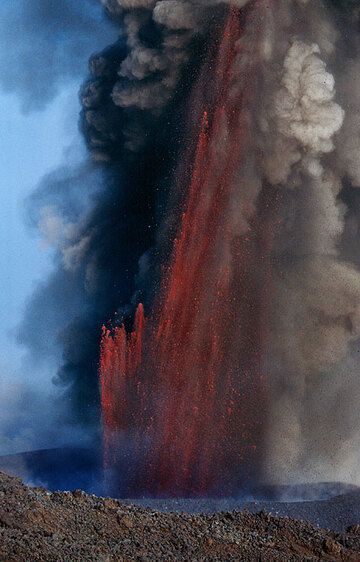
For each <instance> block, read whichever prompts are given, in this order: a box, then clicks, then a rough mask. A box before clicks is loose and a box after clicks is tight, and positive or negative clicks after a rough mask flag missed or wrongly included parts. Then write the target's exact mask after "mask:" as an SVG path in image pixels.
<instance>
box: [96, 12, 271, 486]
mask: <svg viewBox="0 0 360 562" xmlns="http://www.w3.org/2000/svg"><path fill="white" fill-rule="evenodd" d="M260 10H261V2H258V3H255V5H254V8H253V10H251V11H250V12H248V13H247V14H246V19H247V20H249V19H250V18H253V17H254V11H255V13H256V15H257V16H259V14H258V11H260ZM242 20H243V21H242V24H241V19H240V14H239V11H238V10H237V9H235V8H231V9H230V10H229V15H228V17H227V19H226V22H225V24H224V26H223V29H222V31H221V34H220V37H219V40H218V41H217V45H216V51H217V52H216V57H215V60H213V56H212V55H210V56H209V60H208V62H207V63H206V65H205V72H204V73H203V74H202V76H201V77H200V83H199V84H198V85H197V88H196V93H195V95H194V99H193V104H194V107H198V106H199V105H200V102H201V100H200V99H198V98H199V94H200V92H202V89H203V88H206V87H209V84H208V82H207V80H206V76H207V74H208V72H209V71H210V68H211V66H212V65H214V66H213V81H212V84H211V86H210V87H211V95H210V96H209V98H210V101H209V102H208V103H207V104H206V107H205V108H204V111H203V114H202V117H201V116H200V119H201V128H200V132H199V134H198V142H197V147H196V154H195V159H194V164H193V166H192V168H193V171H192V179H191V183H190V186H189V188H188V190H187V191H188V193H187V196H186V202H185V205H184V210H183V212H182V215H181V221H180V228H179V234H178V236H177V238H176V240H175V242H174V249H173V253H172V257H171V261H170V264H169V266H168V267H167V268H166V269H164V271H163V281H162V288H161V290H160V296H159V298H158V299H157V301H156V303H155V305H154V307H153V310H152V311H151V314H150V317H149V319H148V321H147V323H146V328H144V326H145V321H144V318H143V307H142V305H141V304H140V305H139V307H138V310H137V313H136V318H135V328H134V332H133V333H132V334H130V335H129V336H128V335H127V334H126V332H125V328H124V326H121V327H120V328H116V329H115V331H114V333H113V334H111V333H110V332H109V331H108V330H106V329H104V333H103V340H102V345H101V392H102V405H103V420H104V441H105V459H106V463H108V462H109V459H110V457H111V450H110V449H111V447H112V446H113V444H112V438H111V434H112V433H113V432H116V431H129V430H132V431H133V432H135V441H137V442H138V443H139V444H140V446H141V443H143V438H144V437H145V436H146V438H147V439H148V442H149V448H148V452H147V454H146V456H145V458H144V461H143V462H144V466H143V467H142V468H140V469H139V480H138V479H136V481H135V482H134V486H135V488H134V491H139V490H141V489H144V487H145V489H148V491H152V492H153V493H157V494H165V493H174V494H179V493H180V494H205V493H209V492H212V491H215V490H219V489H220V487H221V486H220V479H221V481H224V480H225V481H226V482H227V484H226V486H225V487H224V489H223V491H225V490H227V491H231V490H233V489H235V487H236V486H238V485H239V484H240V483H242V484H243V486H244V485H246V484H249V480H250V474H248V470H249V469H250V467H252V468H251V470H252V471H253V470H254V468H253V467H254V466H258V464H259V463H258V459H257V457H258V456H259V454H260V451H261V450H262V447H261V446H260V445H261V443H260V441H261V436H262V435H263V429H264V428H263V425H264V417H265V413H266V400H265V393H264V388H265V384H266V383H265V376H264V372H263V354H264V346H265V345H266V341H267V309H268V300H269V296H270V290H271V289H270V287H271V282H270V253H271V248H272V240H273V236H274V231H275V223H274V221H273V219H272V218H270V217H273V210H274V209H273V207H274V205H276V200H277V194H276V192H275V191H274V190H272V191H271V190H269V191H270V193H269V195H267V196H266V197H262V198H261V201H259V205H258V212H257V213H253V208H252V207H253V204H254V199H255V198H256V195H257V193H256V189H254V186H251V185H249V184H248V183H247V179H246V177H243V178H239V168H240V169H244V168H245V167H246V166H247V165H248V161H247V158H248V147H249V146H250V145H251V135H252V115H251V109H250V101H251V100H250V93H251V96H253V95H254V91H255V90H256V87H257V81H258V65H259V61H258V60H256V57H255V56H254V54H253V56H252V57H251V58H249V57H247V56H246V55H247V53H245V52H243V50H244V47H243V45H242V44H241V37H242V35H243V31H242V25H245V24H246V20H245V18H242ZM260 21H261V20H260V19H259V24H260ZM253 23H254V22H253ZM256 33H257V34H261V25H259V26H258V29H257V31H256ZM239 58H241V59H242V58H245V59H246V64H245V66H243V69H242V70H243V72H244V74H245V75H246V78H247V79H246V80H243V81H242V84H241V87H239V85H238V84H237V85H236V84H235V80H236V77H235V76H234V65H235V62H236V61H237V60H238V59H239ZM234 86H236V87H234ZM200 97H201V96H200ZM239 182H240V183H241V189H242V190H243V196H244V198H246V205H247V208H245V213H246V214H247V217H246V218H247V219H248V221H249V225H246V224H245V219H244V224H239V223H238V221H239V216H238V214H237V209H236V208H234V205H236V200H237V197H238V196H237V192H238V190H239ZM270 210H271V213H270V212H269V211H270ZM254 271H256V273H257V275H256V278H255V276H254ZM136 434H138V435H137V437H136ZM138 454H139V455H141V451H138ZM234 466H236V467H237V469H238V474H237V479H239V478H240V482H239V481H236V482H235V481H234V474H233V467H234Z"/></svg>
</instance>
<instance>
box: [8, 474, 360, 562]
mask: <svg viewBox="0 0 360 562" xmlns="http://www.w3.org/2000/svg"><path fill="white" fill-rule="evenodd" d="M0 497H1V508H0V560H1V561H3V562H5V561H6V562H25V561H30V560H31V561H32V562H33V561H37V560H40V561H45V560H46V561H47V562H51V561H59V562H61V561H64V562H69V561H71V562H77V561H79V562H85V561H92V560H93V561H96V562H105V561H109V562H110V561H119V562H121V561H124V562H125V561H130V560H137V561H142V562H151V561H154V562H158V561H166V562H171V561H190V560H191V561H192V562H197V561H199V562H200V561H204V562H205V561H206V562H216V561H224V562H225V561H231V560H233V561H235V560H236V561H238V560H242V561H266V562H271V561H283V562H290V561H303V560H309V561H310V560H329V561H330V560H332V561H338V560H347V561H353V562H355V561H358V560H360V536H359V535H358V534H356V533H354V530H355V528H353V529H351V531H352V532H351V533H349V534H337V533H335V532H331V531H325V530H322V529H318V528H316V527H314V526H312V525H311V524H310V523H306V522H302V521H296V520H292V519H289V518H280V517H274V516H272V515H270V514H268V513H266V512H261V513H258V514H252V513H250V512H249V511H243V512H238V511H234V512H231V513H213V514H208V515H191V514H185V513H160V512H158V511H154V510H151V509H144V508H141V507H135V506H129V505H125V504H123V503H121V502H120V501H117V500H114V499H104V498H98V497H96V496H91V495H87V494H85V493H82V492H80V491H79V490H76V491H75V492H73V493H70V492H62V493H60V492H55V493H50V492H48V491H46V490H44V489H41V488H28V487H26V486H24V485H23V484H22V482H21V480H19V479H17V478H13V477H10V476H7V475H5V474H2V473H0Z"/></svg>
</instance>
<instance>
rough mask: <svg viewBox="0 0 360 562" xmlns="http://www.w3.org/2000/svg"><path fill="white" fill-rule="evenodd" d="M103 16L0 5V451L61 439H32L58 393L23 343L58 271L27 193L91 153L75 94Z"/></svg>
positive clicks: (36, 5) (44, 4)
mask: <svg viewBox="0 0 360 562" xmlns="http://www.w3.org/2000/svg"><path fill="white" fill-rule="evenodd" d="M102 14H103V12H102V9H101V7H100V2H99V1H98V0H82V2H81V3H79V0H62V2H60V3H59V2H58V0H31V2H29V0H2V2H1V4H0V169H1V175H0V455H1V454H8V453H16V452H20V451H22V450H29V449H31V448H46V447H48V446H52V445H54V443H55V441H56V439H55V441H54V435H53V434H51V432H44V435H43V437H42V438H41V439H39V438H35V436H34V434H35V433H37V432H38V430H37V428H38V427H39V425H40V426H41V424H42V422H43V419H42V416H45V415H47V414H45V410H44V409H43V408H42V400H43V399H44V398H45V397H46V396H47V394H51V393H54V392H56V388H54V385H53V384H52V377H53V375H54V374H55V373H54V372H52V369H53V368H54V367H53V366H51V365H49V366H48V368H45V369H44V371H43V372H39V371H36V372H34V369H33V368H32V367H31V366H30V365H29V364H28V362H27V356H26V350H24V349H22V348H21V347H20V345H19V344H18V342H17V339H16V333H17V327H18V326H19V324H20V323H21V319H22V317H23V313H24V310H25V307H26V303H27V301H28V299H30V297H31V294H32V292H33V290H34V288H35V287H36V284H37V282H38V281H39V280H40V279H42V280H43V279H44V278H45V277H46V275H47V273H48V272H50V271H51V269H52V252H53V250H52V249H51V248H49V247H47V246H46V245H45V244H44V243H43V242H42V241H41V238H40V234H39V233H38V232H36V230H34V228H31V226H30V220H29V218H28V217H27V213H26V199H27V198H28V197H29V195H30V194H31V193H32V192H33V191H34V190H35V189H36V187H37V185H38V184H39V183H40V181H41V179H42V178H43V177H44V176H45V175H46V174H47V173H49V172H51V171H53V170H55V169H56V168H58V167H59V166H61V165H64V163H66V161H67V158H68V157H69V147H71V149H70V150H71V151H73V152H74V154H71V155H70V156H71V159H72V163H74V160H75V161H76V159H77V158H78V159H80V158H86V155H85V149H84V145H83V139H82V137H81V134H80V132H79V129H78V114H79V111H80V103H79V97H78V91H79V88H80V85H81V83H82V82H83V81H84V80H85V78H86V75H87V64H88V59H89V57H90V55H91V54H92V53H93V52H98V51H99V50H100V49H101V48H103V47H105V46H106V45H107V44H108V43H111V42H112V41H113V40H114V35H113V34H112V32H113V30H112V28H111V26H110V24H109V23H108V22H107V21H106V20H104V19H103V15H102ZM9 53H11V57H9ZM65 152H66V156H65ZM34 330H36V326H34ZM38 368H39V369H40V367H38ZM29 392H33V393H34V394H32V395H31V401H32V405H31V407H30V406H29V407H27V404H28V402H29V399H28V396H30V395H29V394H28V393H29ZM44 422H45V420H44Z"/></svg>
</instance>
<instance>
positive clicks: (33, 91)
mask: <svg viewBox="0 0 360 562" xmlns="http://www.w3.org/2000/svg"><path fill="white" fill-rule="evenodd" d="M115 37H116V31H115V28H114V27H113V26H112V25H111V24H110V21H106V18H105V17H104V14H103V12H102V10H101V6H100V4H99V2H98V1H97V0H81V2H73V1H72V0H62V1H61V2H58V1H57V0H31V2H28V1H27V0H4V1H3V2H1V6H0V86H1V87H2V89H3V90H4V91H5V92H8V93H14V94H16V95H18V96H20V98H21V102H22V107H23V109H24V111H31V110H41V109H43V108H44V107H45V105H46V104H47V103H49V101H51V100H52V99H53V98H54V96H56V95H57V94H58V93H59V91H60V90H61V88H63V87H64V85H66V84H67V83H68V82H69V81H71V80H75V81H77V82H79V81H80V77H81V76H84V74H85V72H86V66H87V60H88V57H89V54H91V53H92V52H96V51H98V50H99V49H101V48H102V47H103V45H104V44H106V43H107V42H109V40H110V41H111V40H112V38H114V39H115Z"/></svg>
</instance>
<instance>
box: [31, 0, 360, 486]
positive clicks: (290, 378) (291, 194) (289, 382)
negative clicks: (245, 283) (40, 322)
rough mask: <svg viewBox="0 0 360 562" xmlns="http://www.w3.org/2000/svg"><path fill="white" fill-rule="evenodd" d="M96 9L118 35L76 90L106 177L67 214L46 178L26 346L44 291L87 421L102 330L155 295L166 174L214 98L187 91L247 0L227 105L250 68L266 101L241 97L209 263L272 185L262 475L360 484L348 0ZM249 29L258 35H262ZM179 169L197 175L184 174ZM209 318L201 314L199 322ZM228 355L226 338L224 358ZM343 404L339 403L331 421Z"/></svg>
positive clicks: (230, 260) (355, 173)
mask: <svg viewBox="0 0 360 562" xmlns="http://www.w3.org/2000/svg"><path fill="white" fill-rule="evenodd" d="M102 4H103V5H104V8H105V10H106V11H107V13H108V15H109V16H110V17H111V18H112V21H113V22H114V24H115V25H117V26H118V28H119V31H120V32H121V38H120V40H119V41H117V42H115V43H114V44H113V45H111V46H110V47H108V48H107V49H105V50H104V51H102V52H101V53H99V54H97V55H95V56H93V57H92V59H91V61H90V76H89V78H88V80H87V81H86V83H85V84H84V85H83V87H82V90H81V99H82V104H83V110H82V115H81V126H82V130H83V132H84V135H85V138H86V142H87V145H88V148H89V150H90V152H91V154H92V157H93V164H92V165H91V166H90V168H89V169H90V170H91V172H90V174H101V175H102V178H101V189H99V190H94V194H93V195H92V196H91V197H90V199H89V204H88V205H86V208H85V209H84V208H82V206H81V205H80V207H79V209H78V212H77V213H75V215H74V216H70V215H71V213H70V215H69V209H72V208H73V206H72V205H70V204H69V202H70V201H71V198H70V199H69V198H68V197H69V195H68V193H69V189H70V187H69V186H71V185H74V184H73V180H72V179H71V178H70V180H69V182H65V183H67V185H65V186H62V187H61V181H60V182H59V181H58V178H55V183H56V184H57V185H58V187H59V188H60V187H61V195H60V196H57V195H56V193H57V190H56V189H55V191H54V190H53V188H52V189H48V188H46V189H45V190H43V191H40V192H39V193H40V194H39V198H40V199H36V198H35V203H36V209H38V208H39V207H40V211H38V216H37V217H35V221H36V222H37V223H38V224H39V227H40V230H42V231H43V233H44V234H45V235H46V237H47V239H48V240H49V242H53V241H54V240H56V244H57V254H56V256H57V257H56V267H57V268H56V271H55V273H54V275H53V277H52V278H51V279H50V281H49V282H48V284H47V285H46V286H45V288H44V287H40V288H39V289H38V292H37V293H36V295H35V296H34V298H33V301H32V303H31V304H30V306H29V311H28V314H27V319H26V321H25V323H24V328H23V330H22V338H23V340H26V341H27V342H28V343H29V345H32V346H34V345H35V346H36V345H40V343H39V342H36V341H35V342H34V341H31V340H34V339H35V340H36V338H37V337H38V336H34V334H30V333H29V330H28V324H27V322H28V323H29V322H30V319H31V318H33V317H34V314H35V315H36V314H39V312H36V311H39V310H41V311H43V307H42V305H41V301H43V300H44V298H45V297H46V298H47V302H48V303H54V304H53V305H51V306H48V309H49V310H48V314H47V318H46V320H45V325H46V326H50V330H49V329H48V328H47V329H48V331H50V333H51V334H52V336H51V337H52V339H53V341H54V347H56V348H57V349H58V347H57V346H58V345H59V344H60V349H62V350H63V359H64V360H63V364H62V367H61V368H60V370H59V373H58V380H60V381H62V382H63V383H65V385H66V386H67V388H68V392H69V396H72V400H73V405H74V415H75V418H77V419H81V420H82V421H85V422H87V423H89V422H91V423H94V424H95V425H96V423H97V420H98V418H99V412H98V401H99V396H98V387H97V367H98V347H99V339H100V326H101V324H102V323H104V322H105V323H106V322H108V321H109V320H110V319H113V322H114V324H115V325H120V324H121V323H122V322H123V321H125V323H126V325H127V326H131V316H132V314H133V312H134V308H135V306H136V304H137V303H138V302H139V301H140V300H141V301H142V302H144V303H145V305H149V306H150V305H151V302H152V300H153V296H154V294H156V293H157V291H158V289H159V276H160V273H159V270H160V269H161V267H160V265H159V262H161V261H162V260H163V259H164V256H165V259H166V257H168V256H169V254H170V253H171V249H170V248H169V246H170V245H171V240H172V239H173V238H174V232H175V233H176V228H177V226H178V224H179V216H180V214H181V213H180V210H181V202H182V197H183V194H182V195H181V196H178V195H177V194H176V193H174V191H175V185H176V181H175V179H174V178H176V176H177V175H178V174H179V166H178V162H179V159H180V158H181V157H182V156H183V153H184V143H185V142H187V143H188V145H189V146H187V148H188V150H189V152H190V153H193V152H194V144H195V143H194V138H193V132H194V130H195V129H196V125H195V124H194V122H195V121H196V120H198V119H199V116H200V117H201V113H202V107H198V106H197V105H196V104H195V106H194V105H191V104H192V103H193V104H194V99H195V100H196V101H199V100H201V99H203V100H206V101H209V99H208V98H207V96H209V98H210V97H211V94H210V93H208V92H207V91H204V92H201V93H200V94H199V93H198V92H197V97H196V96H195V95H194V94H193V92H194V90H196V85H197V81H198V77H199V75H201V72H202V69H203V68H208V75H207V76H206V77H205V78H204V83H205V84H208V86H209V90H210V81H211V80H214V75H213V74H212V65H211V64H210V65H209V67H206V64H207V61H208V60H212V59H211V57H213V53H214V52H216V48H217V47H218V43H217V42H216V41H215V40H214V37H215V38H216V37H217V35H219V33H220V31H219V30H221V29H222V26H223V25H224V21H225V19H226V15H227V13H228V10H229V8H232V9H234V8H235V9H238V10H240V12H239V17H240V18H242V17H243V14H247V13H248V12H247V10H249V11H250V9H251V8H254V14H255V15H253V16H252V17H253V18H254V19H253V20H251V18H248V21H247V24H246V26H245V31H244V32H243V35H242V36H241V38H240V39H239V41H238V42H237V49H238V50H237V56H236V57H235V58H234V61H233V62H232V66H231V89H230V93H229V100H231V99H237V97H236V96H237V95H238V93H239V91H242V88H244V83H245V82H246V80H248V78H249V76H253V75H255V74H256V76H257V82H256V83H257V84H258V86H257V87H258V90H257V91H258V92H259V94H258V95H255V93H254V95H253V96H251V94H250V95H248V97H247V98H246V99H247V100H249V101H247V106H246V108H245V110H246V111H245V110H244V113H245V114H246V123H247V124H248V129H249V134H248V137H247V145H246V149H245V152H246V159H244V160H243V161H242V162H241V164H242V165H241V166H240V165H239V167H238V169H237V170H236V174H235V175H234V177H235V180H234V186H232V187H233V189H232V193H233V196H232V199H231V202H230V204H229V206H228V208H227V212H228V214H229V217H230V219H229V223H230V228H229V229H228V231H227V238H226V240H225V239H224V240H220V241H219V244H218V249H219V250H218V254H217V258H218V262H217V263H218V267H219V268H220V267H226V268H228V270H229V271H230V272H231V273H234V272H236V271H237V268H238V264H237V263H236V259H235V258H234V251H233V247H234V241H236V240H237V238H238V237H239V236H244V235H246V234H248V233H249V235H251V228H252V226H251V225H252V223H253V221H254V220H255V218H256V216H257V214H258V213H260V207H261V201H263V200H264V198H265V200H266V197H268V196H269V195H268V194H269V193H270V194H271V193H276V197H277V201H278V204H277V205H276V209H274V210H272V211H271V212H270V211H267V212H268V213H269V214H271V217H270V219H271V221H272V222H273V223H276V224H277V228H276V233H275V236H274V244H273V247H272V250H271V267H272V274H271V286H272V299H271V310H270V312H269V338H268V340H269V341H268V342H267V349H266V359H265V364H266V369H267V371H268V384H269V393H270V399H269V402H270V406H269V409H270V412H269V418H268V420H267V424H266V432H265V433H266V435H265V437H264V441H265V446H264V453H263V461H262V466H261V472H262V478H263V479H264V480H266V481H273V482H276V483H279V482H280V483H284V482H289V481H291V482H298V481H299V480H326V479H328V480H337V479H339V480H345V481H352V482H355V483H359V482H360V481H359V477H358V467H359V458H358V446H359V441H360V439H359V435H360V433H359V431H358V421H359V414H358V413H357V412H358V408H357V406H356V397H357V396H359V394H360V382H359V379H358V376H357V373H356V360H355V357H356V354H357V353H358V347H359V340H360V273H359V265H360V261H359V258H358V257H357V255H356V249H357V247H358V241H359V240H360V237H359V235H358V232H359V218H358V217H359V214H358V210H359V207H360V205H359V197H358V195H357V187H360V169H359V158H358V153H359V151H358V145H359V142H360V141H359V139H360V126H359V112H360V101H359V100H360V85H358V78H357V69H358V68H359V65H360V46H359V9H358V6H357V3H356V2H345V1H343V2H341V1H336V0H323V1H319V2H316V3H314V2H310V1H306V0H279V1H278V2H271V1H270V2H267V3H266V5H265V3H262V2H261V1H260V0H248V1H247V2H246V1H241V0H239V1H233V2H221V1H219V2H217V1H205V0H191V1H190V0H189V1H185V0H183V1H180V0H160V1H157V2H156V1H152V0H123V1H120V0H103V1H102ZM260 10H261V18H260V17H259V16H258V13H259V12H260ZM258 11H259V12H258ZM244 21H245V20H244ZM259 22H261V32H258V31H256V30H257V27H256V26H258V25H259ZM349 38H350V39H349ZM249 69H250V70H249ZM201 76H202V75H201ZM206 80H208V82H206ZM210 101H211V99H210ZM229 103H230V102H229ZM199 105H201V104H200V103H199ZM189 108H190V109H189ZM189 113H190V118H189ZM244 119H245V118H244ZM189 122H190V123H189ZM230 128H231V127H230V126H229V124H227V123H223V124H222V126H221V127H219V136H218V138H217V139H216V142H214V143H213V145H212V150H213V154H214V155H215V157H216V158H217V161H218V162H219V163H220V164H221V163H223V162H224V151H222V149H223V147H224V146H226V142H228V139H229V137H230V133H229V131H230ZM244 161H246V165H245V164H244ZM87 169H88V168H87ZM180 171H181V172H182V173H183V177H182V179H183V182H184V184H186V183H189V177H190V172H189V170H182V168H181V167H180ZM85 183H86V182H85ZM75 184H76V181H75ZM54 193H55V195H54ZM36 197H37V196H36ZM39 201H41V203H39ZM76 208H77V207H76V205H75V209H76ZM139 264H140V266H139ZM254 279H255V281H254V283H255V285H256V287H258V285H260V284H261V282H264V279H263V278H262V277H261V274H260V273H259V275H258V278H256V272H255V273H254ZM214 292H215V291H214V286H212V281H211V279H209V280H208V286H207V289H206V295H205V297H204V301H206V300H208V302H211V299H212V298H213V293H214ZM64 303H65V304H64ZM54 311H56V313H55V314H54ZM114 313H115V316H114ZM41 314H43V312H42V313H41ZM58 319H60V320H58ZM236 319H237V320H238V317H236ZM201 321H202V322H203V325H205V324H206V318H205V317H204V318H201ZM239 321H240V320H239ZM54 324H56V326H54ZM235 329H237V326H235ZM236 353H237V348H236V344H234V345H233V347H231V348H230V349H229V350H228V354H229V361H231V360H232V358H233V357H235V356H236ZM234 361H235V360H234ZM336 409H338V410H341V414H340V413H339V412H338V411H337V412H335V413H334V414H333V412H334V410H336ZM210 431H211V428H210Z"/></svg>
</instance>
